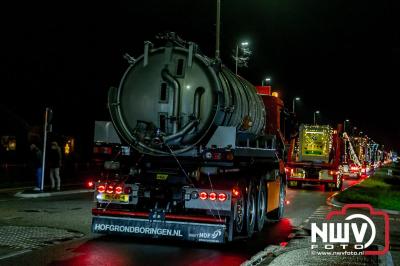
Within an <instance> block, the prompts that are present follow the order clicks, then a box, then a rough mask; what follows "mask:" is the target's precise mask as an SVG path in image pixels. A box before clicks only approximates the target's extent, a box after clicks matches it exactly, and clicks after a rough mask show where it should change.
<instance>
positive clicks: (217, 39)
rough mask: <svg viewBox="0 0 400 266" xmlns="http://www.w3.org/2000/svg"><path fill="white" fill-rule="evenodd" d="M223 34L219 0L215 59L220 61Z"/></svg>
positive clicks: (218, 1)
mask: <svg viewBox="0 0 400 266" xmlns="http://www.w3.org/2000/svg"><path fill="white" fill-rule="evenodd" d="M220 33H221V0H217V22H216V40H215V58H216V59H220V52H219V39H220Z"/></svg>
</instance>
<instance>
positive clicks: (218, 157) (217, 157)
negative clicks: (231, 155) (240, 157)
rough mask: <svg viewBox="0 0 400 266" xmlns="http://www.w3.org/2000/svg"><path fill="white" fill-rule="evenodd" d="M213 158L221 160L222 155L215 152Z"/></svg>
mask: <svg viewBox="0 0 400 266" xmlns="http://www.w3.org/2000/svg"><path fill="white" fill-rule="evenodd" d="M212 158H213V160H221V158H222V154H221V153H219V152H215V153H213V154H212Z"/></svg>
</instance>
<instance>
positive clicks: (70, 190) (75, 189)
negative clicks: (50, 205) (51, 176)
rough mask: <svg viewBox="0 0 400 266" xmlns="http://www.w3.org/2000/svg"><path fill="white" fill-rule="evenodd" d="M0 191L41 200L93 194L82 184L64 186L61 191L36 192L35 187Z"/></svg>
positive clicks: (46, 190) (47, 189)
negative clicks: (77, 194) (52, 197)
mask: <svg viewBox="0 0 400 266" xmlns="http://www.w3.org/2000/svg"><path fill="white" fill-rule="evenodd" d="M21 190H22V191H21ZM0 191H1V192H6V191H18V192H16V193H15V194H14V196H15V197H20V198H40V197H51V196H61V195H69V194H76V193H88V192H93V189H89V188H87V187H85V186H84V184H82V183H70V184H65V185H64V186H62V188H61V190H60V191H56V190H50V188H47V187H46V188H45V189H44V191H35V190H33V187H19V188H9V189H2V190H0Z"/></svg>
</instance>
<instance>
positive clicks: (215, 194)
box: [209, 192, 217, 200]
mask: <svg viewBox="0 0 400 266" xmlns="http://www.w3.org/2000/svg"><path fill="white" fill-rule="evenodd" d="M209 198H210V200H216V199H217V193H215V192H211V193H210V196H209Z"/></svg>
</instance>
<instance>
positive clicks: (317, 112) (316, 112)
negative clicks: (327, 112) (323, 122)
mask: <svg viewBox="0 0 400 266" xmlns="http://www.w3.org/2000/svg"><path fill="white" fill-rule="evenodd" d="M316 114H319V111H315V112H314V125H316V124H317V123H316V122H315V115H316Z"/></svg>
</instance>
